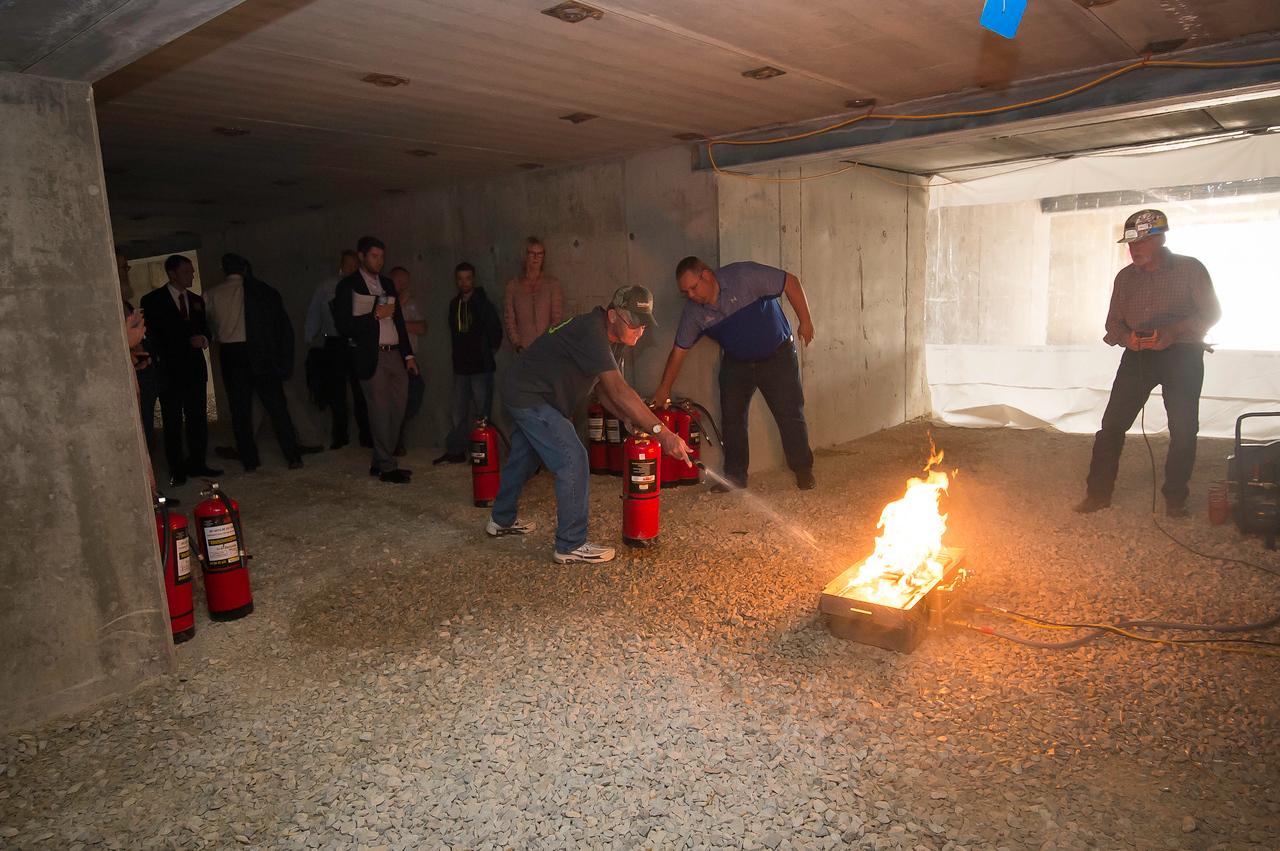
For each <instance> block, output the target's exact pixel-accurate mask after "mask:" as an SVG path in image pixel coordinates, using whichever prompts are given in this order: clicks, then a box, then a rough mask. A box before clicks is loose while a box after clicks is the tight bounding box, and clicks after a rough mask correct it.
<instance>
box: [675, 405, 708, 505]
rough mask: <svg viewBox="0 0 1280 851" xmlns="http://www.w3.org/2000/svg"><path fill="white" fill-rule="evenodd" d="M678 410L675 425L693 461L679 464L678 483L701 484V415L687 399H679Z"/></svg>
mask: <svg viewBox="0 0 1280 851" xmlns="http://www.w3.org/2000/svg"><path fill="white" fill-rule="evenodd" d="M679 411H680V419H679V421H678V423H677V427H678V428H679V429H680V437H681V438H683V439H684V442H685V444H686V445H687V446H688V447H689V460H690V461H692V462H693V463H692V464H689V465H684V464H681V465H680V484H682V485H697V484H701V483H702V468H701V467H699V466H698V463H699V462H700V461H702V415H701V414H699V413H698V409H697V408H695V407H694V406H693V405H691V404H690V403H689V400H688V399H683V400H681V402H680V407H679Z"/></svg>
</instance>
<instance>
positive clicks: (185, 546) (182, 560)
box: [156, 497, 196, 644]
mask: <svg viewBox="0 0 1280 851" xmlns="http://www.w3.org/2000/svg"><path fill="white" fill-rule="evenodd" d="M156 536H157V537H158V538H159V539H160V566H161V568H162V569H163V570H164V593H165V597H167V598H168V601H169V628H170V630H171V631H172V632H173V643H174V644H181V643H182V642H184V641H186V640H187V639H189V638H191V636H193V635H195V634H196V615H195V604H194V603H193V602H192V594H191V588H192V582H191V580H192V576H191V539H190V538H188V537H187V518H186V517H184V516H182V515H181V514H170V513H169V505H168V503H167V501H166V500H165V498H164V497H157V499H156Z"/></svg>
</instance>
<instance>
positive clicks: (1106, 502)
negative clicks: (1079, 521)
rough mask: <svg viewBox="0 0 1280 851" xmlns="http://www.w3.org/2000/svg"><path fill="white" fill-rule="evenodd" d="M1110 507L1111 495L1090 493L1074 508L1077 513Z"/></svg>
mask: <svg viewBox="0 0 1280 851" xmlns="http://www.w3.org/2000/svg"><path fill="white" fill-rule="evenodd" d="M1110 507H1111V497H1109V496H1098V495H1097V494H1089V495H1088V496H1086V497H1085V498H1084V501H1083V502H1081V503H1080V504H1079V505H1077V506H1076V507H1075V508H1074V509H1073V510H1074V511H1075V512H1076V513H1077V514H1092V513H1093V512H1095V511H1101V510H1102V509H1104V508H1110Z"/></svg>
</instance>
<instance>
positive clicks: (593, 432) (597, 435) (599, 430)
mask: <svg viewBox="0 0 1280 851" xmlns="http://www.w3.org/2000/svg"><path fill="white" fill-rule="evenodd" d="M587 436H588V437H589V438H591V439H592V440H597V441H598V440H604V417H587Z"/></svg>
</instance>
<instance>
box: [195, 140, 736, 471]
mask: <svg viewBox="0 0 1280 851" xmlns="http://www.w3.org/2000/svg"><path fill="white" fill-rule="evenodd" d="M365 233H372V234H374V235H377V236H378V237H380V238H381V239H382V240H383V241H384V242H385V243H386V244H387V268H388V269H389V268H390V267H391V266H395V265H401V266H404V267H406V268H407V269H408V270H409V271H410V274H411V276H412V279H413V282H414V286H415V290H416V292H417V294H418V298H419V299H420V300H421V302H422V304H423V307H424V309H425V311H426V313H427V317H428V324H429V327H428V332H427V335H426V336H425V338H424V339H423V340H422V341H421V343H420V350H421V351H420V352H419V360H420V366H421V367H422V370H423V373H424V376H425V378H426V382H427V394H426V399H427V400H428V401H427V403H426V404H425V405H424V408H423V411H422V413H421V414H420V415H419V417H418V419H417V420H416V421H415V422H414V423H413V424H412V425H411V427H410V433H409V440H410V442H411V443H412V444H413V445H416V446H437V445H440V443H441V442H442V441H443V439H444V436H445V434H446V432H447V431H448V418H449V411H448V401H447V400H448V398H449V387H450V386H451V382H452V371H451V367H450V360H449V335H448V331H447V327H446V326H445V314H446V311H447V306H448V302H449V299H451V298H453V296H454V294H455V292H456V291H455V288H454V283H453V267H454V266H455V265H456V264H457V263H458V262H459V261H462V260H467V261H469V262H471V263H472V264H473V265H475V267H476V269H477V278H478V281H479V283H480V284H481V285H483V286H484V287H485V289H486V291H487V293H488V295H489V297H490V298H491V299H492V300H493V301H494V302H495V303H496V304H498V305H501V301H502V294H503V291H504V288H505V285H506V282H507V281H508V280H510V279H511V278H512V277H514V276H515V275H516V274H518V272H519V270H520V267H521V262H522V257H523V251H524V238H525V237H526V236H529V235H531V234H533V235H537V236H539V237H540V238H541V239H542V240H543V241H544V242H545V243H546V246H547V266H546V268H547V271H548V273H549V274H553V275H555V276H557V277H558V278H559V279H560V281H561V283H562V285H563V288H564V305H565V311H566V314H568V313H572V312H581V311H585V310H589V309H590V308H592V307H594V306H596V305H598V304H605V303H607V302H608V299H609V297H610V295H612V293H613V291H614V289H616V288H617V287H619V286H621V285H622V284H623V283H639V284H644V285H645V286H648V287H650V288H651V289H653V290H654V292H655V294H656V297H657V298H656V302H657V303H656V307H655V314H656V315H657V317H658V321H659V323H660V326H661V327H660V328H659V329H657V331H656V332H654V333H650V334H646V335H645V338H644V339H643V340H642V342H641V344H640V346H638V347H637V349H636V350H635V352H634V353H633V357H632V359H631V362H630V363H629V364H628V365H627V366H626V373H627V377H628V378H629V379H631V380H632V382H633V384H635V386H636V388H637V389H638V390H639V391H640V392H641V393H642V394H646V393H648V392H650V391H651V390H652V389H653V387H654V386H655V385H656V384H657V382H658V378H659V377H660V375H661V371H662V365H663V363H664V362H665V360H666V356H667V353H668V351H669V350H670V347H671V343H672V341H673V339H674V336H675V326H676V319H677V318H678V316H679V312H680V308H681V297H680V295H679V291H678V290H677V289H676V286H675V280H674V270H675V265H676V263H677V262H678V261H679V260H680V258H681V257H683V256H685V255H686V254H695V253H696V254H701V255H703V256H706V257H708V258H709V259H712V260H714V258H715V256H716V195H715V184H714V181H713V180H712V178H711V177H710V176H709V175H707V174H706V173H701V172H699V173H695V172H693V171H691V169H690V154H689V150H688V149H687V148H685V147H675V148H669V149H665V150H660V151H652V152H647V153H642V154H638V155H635V156H631V157H627V158H624V159H614V160H609V161H604V162H596V163H589V164H585V165H582V166H578V167H574V168H563V169H556V170H554V171H546V172H542V171H535V172H522V173H519V174H514V175H509V176H505V177H502V178H495V179H491V180H487V181H483V182H477V183H472V184H464V185H460V186H455V187H450V188H448V189H442V190H439V191H435V192H427V193H419V194H412V195H405V196H393V197H385V198H379V199H373V200H371V201H362V202H344V201H343V200H342V199H333V201H332V203H330V204H328V205H326V208H325V209H323V210H318V211H313V212H309V213H307V214H304V215H298V216H293V217H289V218H285V219H280V220H277V221H273V222H268V223H265V224H258V223H255V224H253V225H251V226H242V227H236V228H232V229H230V230H228V231H226V232H224V233H217V234H204V235H203V238H202V242H201V248H200V260H201V264H202V271H203V272H204V276H205V283H206V286H210V285H212V282H213V281H215V280H218V278H219V275H218V274H217V272H216V264H217V263H218V258H219V257H220V256H221V254H222V253H223V251H226V250H231V251H236V252H239V253H241V254H244V255H245V256H246V257H248V258H249V259H250V260H251V261H252V262H253V264H254V270H255V272H256V273H257V274H258V276H259V277H261V278H262V279H263V280H265V281H267V282H269V283H271V284H272V285H274V286H275V287H277V288H278V289H279V290H280V291H281V293H282V294H283V295H284V298H285V302H286V305H287V306H288V308H289V311H290V313H291V315H292V316H293V318H294V323H295V325H296V326H297V328H298V334H299V339H301V334H302V323H303V319H304V317H305V315H306V307H307V303H308V301H309V300H310V298H311V294H312V292H313V291H314V289H315V287H316V285H317V283H318V282H320V281H321V280H323V279H324V278H325V277H328V276H331V275H333V274H334V273H335V272H336V270H337V263H338V255H339V253H340V251H341V250H342V249H343V248H347V247H354V245H355V242H356V240H357V239H358V238H359V237H360V236H361V235H363V234H365ZM304 354H305V347H303V346H299V364H301V359H302V357H303V355H304ZM511 357H512V352H511V350H510V348H509V346H508V345H507V344H505V343H504V345H503V349H502V351H501V352H500V353H499V357H498V368H499V370H501V369H502V368H503V367H504V366H505V365H506V364H508V363H509V362H510V359H511ZM714 361H715V359H714V355H713V353H710V352H700V353H699V355H698V356H697V357H696V358H694V359H693V362H691V363H689V364H688V365H687V367H686V370H685V372H686V375H685V376H683V377H682V378H681V382H680V383H681V388H682V390H683V389H688V392H690V393H694V391H697V393H698V394H699V397H700V398H704V399H709V398H710V396H709V388H710V387H711V386H712V385H713V383H714V376H713V368H714ZM301 381H302V376H301V369H299V370H298V374H297V375H296V376H295V378H294V381H293V382H292V386H291V388H290V395H291V397H292V399H293V404H292V411H293V413H294V415H295V419H296V420H298V421H299V428H300V430H301V431H302V432H303V435H304V437H306V438H309V439H311V440H313V441H314V442H317V443H318V442H322V439H323V436H324V435H325V434H326V433H327V432H326V431H325V423H326V422H327V413H326V414H324V415H323V416H322V415H320V414H318V413H317V412H315V411H313V410H311V409H310V408H309V406H307V405H306V404H304V403H303V402H302V399H303V398H304V397H305V391H303V390H302V385H301ZM219 392H221V388H219ZM260 442H261V435H260ZM324 442H327V441H324ZM265 443H266V445H268V446H269V445H270V444H271V441H270V439H269V438H268V439H267V440H266V441H265Z"/></svg>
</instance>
